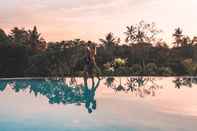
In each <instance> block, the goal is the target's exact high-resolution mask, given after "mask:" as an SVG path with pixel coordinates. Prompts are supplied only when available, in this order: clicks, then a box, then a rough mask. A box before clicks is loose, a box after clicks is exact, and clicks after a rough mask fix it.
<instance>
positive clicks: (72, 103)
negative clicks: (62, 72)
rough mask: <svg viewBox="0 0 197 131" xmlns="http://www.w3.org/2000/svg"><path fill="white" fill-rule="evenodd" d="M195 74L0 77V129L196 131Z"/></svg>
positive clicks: (24, 130)
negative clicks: (183, 75)
mask: <svg viewBox="0 0 197 131" xmlns="http://www.w3.org/2000/svg"><path fill="white" fill-rule="evenodd" d="M196 87H197V78H195V77H108V78H102V79H101V80H98V79H96V78H95V79H94V84H92V81H91V80H88V82H87V84H84V81H83V78H31V79H30V78H22V79H1V80H0V131H43V130H46V131H196V130H197V124H196V123H197V95H196V93H197V88H196Z"/></svg>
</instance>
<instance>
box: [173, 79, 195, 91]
mask: <svg viewBox="0 0 197 131" xmlns="http://www.w3.org/2000/svg"><path fill="white" fill-rule="evenodd" d="M173 82H174V84H175V88H178V89H180V88H181V87H183V86H186V87H190V88H191V87H192V86H193V84H197V78H195V77H193V78H192V77H178V78H176V79H175V80H174V81H173Z"/></svg>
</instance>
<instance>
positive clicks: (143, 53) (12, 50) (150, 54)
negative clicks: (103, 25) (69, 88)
mask: <svg viewBox="0 0 197 131" xmlns="http://www.w3.org/2000/svg"><path fill="white" fill-rule="evenodd" d="M160 32H161V31H160V30H159V29H158V28H157V27H156V25H155V24H154V23H151V24H147V23H145V22H143V21H141V22H139V24H137V25H132V26H128V27H126V32H125V40H122V41H121V39H120V38H118V37H115V36H114V35H113V33H108V34H107V35H106V36H105V38H103V39H99V41H100V42H98V43H96V42H91V43H92V44H95V45H96V46H97V56H96V62H97V65H98V66H99V67H100V68H101V71H102V72H101V75H103V76H111V75H113V76H131V75H141V76H142V75H143V76H145V75H153V76H171V75H196V74H197V37H193V38H190V37H188V36H185V35H183V32H182V30H181V28H176V29H175V32H174V33H172V37H173V38H174V42H173V43H172V44H173V45H174V46H173V48H169V47H168V44H166V42H165V41H163V40H161V39H159V38H158V34H159V33H160ZM87 43H88V42H87V41H83V40H80V39H75V40H68V41H61V42H46V41H45V40H44V38H42V37H41V34H40V33H39V32H38V30H37V28H36V27H34V28H33V29H32V30H25V29H24V28H17V27H15V28H13V29H12V30H11V31H10V33H9V34H6V33H5V32H4V31H3V30H2V29H0V77H45V76H46V77H48V76H51V77H56V76H82V75H83V67H84V55H85V48H86V46H87Z"/></svg>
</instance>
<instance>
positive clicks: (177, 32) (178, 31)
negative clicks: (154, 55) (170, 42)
mask: <svg viewBox="0 0 197 131" xmlns="http://www.w3.org/2000/svg"><path fill="white" fill-rule="evenodd" d="M173 36H174V38H175V42H174V44H175V46H176V47H179V46H180V45H181V43H182V37H183V31H182V29H181V28H180V27H178V28H176V29H175V32H174V34H173Z"/></svg>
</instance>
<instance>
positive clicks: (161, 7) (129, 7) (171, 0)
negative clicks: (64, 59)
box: [0, 0, 197, 41]
mask: <svg viewBox="0 0 197 131" xmlns="http://www.w3.org/2000/svg"><path fill="white" fill-rule="evenodd" d="M0 2H1V4H0V28H3V29H4V30H6V32H7V33H9V30H10V29H12V28H13V27H15V26H17V27H25V28H26V29H29V28H32V27H33V26H34V25H36V26H37V27H38V28H39V31H40V32H41V33H42V36H43V37H44V38H45V39H46V40H48V41H60V40H70V39H75V38H80V39H84V40H94V41H98V39H99V38H103V37H104V36H105V35H106V34H107V33H109V32H113V33H114V34H115V35H116V36H120V37H121V38H124V33H123V32H125V31H126V26H128V25H132V24H136V23H138V22H139V21H141V20H144V21H145V22H147V23H151V22H155V23H156V24H157V26H158V27H159V28H160V29H161V30H163V34H164V35H162V36H163V37H164V39H165V40H167V41H168V40H170V38H171V36H172V33H173V31H174V29H175V28H176V27H179V26H180V27H181V28H182V29H183V31H184V34H185V35H189V36H193V35H197V13H196V9H195V8H196V6H197V0H72V1H71V0H6V1H5V0H0Z"/></svg>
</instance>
